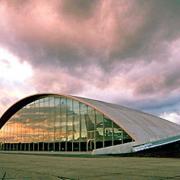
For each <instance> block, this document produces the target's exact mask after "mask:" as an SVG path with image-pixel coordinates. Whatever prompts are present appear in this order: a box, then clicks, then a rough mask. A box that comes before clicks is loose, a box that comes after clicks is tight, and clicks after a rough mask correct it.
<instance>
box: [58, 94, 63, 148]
mask: <svg viewBox="0 0 180 180" xmlns="http://www.w3.org/2000/svg"><path fill="white" fill-rule="evenodd" d="M59 100H60V103H59V127H60V128H59V137H60V140H59V141H60V142H59V151H61V140H62V139H61V134H62V127H61V124H62V123H61V118H62V115H61V114H62V113H61V111H62V109H61V108H62V106H61V97H60V98H59Z"/></svg>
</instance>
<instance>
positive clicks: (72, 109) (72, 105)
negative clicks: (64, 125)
mask: <svg viewBox="0 0 180 180" xmlns="http://www.w3.org/2000/svg"><path fill="white" fill-rule="evenodd" d="M72 112H73V116H72V133H73V134H72V151H73V150H74V100H72Z"/></svg>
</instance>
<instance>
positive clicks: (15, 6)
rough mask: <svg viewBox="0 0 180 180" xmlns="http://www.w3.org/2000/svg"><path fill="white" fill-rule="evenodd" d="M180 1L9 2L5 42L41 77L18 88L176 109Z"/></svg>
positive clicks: (3, 20) (2, 19)
mask: <svg viewBox="0 0 180 180" xmlns="http://www.w3.org/2000/svg"><path fill="white" fill-rule="evenodd" d="M179 5H180V4H179V1H176V0H174V1H169V0H159V1H156V0H149V1H145V0H140V1H137V0H120V1H115V0H114V1H113V0H108V1H96V0H87V1H84V0H77V1H73V0H62V1H58V0H51V1H43V0H38V1H36V0H31V1H19V0H14V1H6V0H2V1H1V2H0V47H2V48H4V49H7V50H9V51H10V52H11V53H12V54H14V55H15V56H17V57H18V58H19V60H20V62H21V63H23V62H24V61H26V62H27V63H28V64H29V65H30V66H31V67H32V71H33V72H32V74H33V75H32V76H31V77H29V78H28V81H27V80H26V82H21V83H20V84H18V85H17V87H19V90H18V91H19V92H21V93H22V94H23V95H26V94H27V93H30V92H42V91H43V92H45V91H51V92H63V93H70V94H75V95H80V96H81V95H83V96H86V97H91V98H97V99H103V100H106V101H111V102H116V103H122V104H125V105H128V106H134V107H137V108H140V109H143V110H145V111H148V112H153V113H156V114H157V115H159V114H162V113H164V111H168V113H170V112H169V111H174V109H172V108H171V106H170V105H169V104H168V103H169V102H171V105H172V104H173V103H174V104H176V99H179V97H180V93H179V92H180V91H179V90H180V85H179V84H180V80H179V77H180V73H179V68H180V61H179V58H180V54H179V52H180V32H179V29H180V21H179V19H180V14H179V12H180V6H179ZM3 86H4V88H5V89H8V88H9V86H8V83H6V84H3ZM28 86H29V87H32V89H31V88H30V90H25V89H26V88H27V87H28ZM27 89H28V88H27ZM4 91H5V90H4ZM4 91H2V90H1V92H3V93H4ZM14 91H15V90H14V89H12V94H13V92H14ZM1 94H2V93H1ZM3 96H7V94H6V93H4V95H3ZM11 97H12V96H11ZM14 97H16V98H17V96H16V95H14ZM2 98H3V97H2ZM3 99H4V98H3ZM3 102H4V100H2V103H1V104H3ZM142 104H143V105H142ZM176 105H177V104H176ZM153 107H157V108H156V110H154V109H155V108H153ZM176 107H179V106H178V105H177V106H176Z"/></svg>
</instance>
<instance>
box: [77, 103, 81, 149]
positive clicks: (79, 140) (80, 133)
mask: <svg viewBox="0 0 180 180" xmlns="http://www.w3.org/2000/svg"><path fill="white" fill-rule="evenodd" d="M78 103H79V151H81V109H80V102H78Z"/></svg>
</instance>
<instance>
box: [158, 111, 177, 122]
mask: <svg viewBox="0 0 180 180" xmlns="http://www.w3.org/2000/svg"><path fill="white" fill-rule="evenodd" d="M161 117H162V118H164V119H167V120H169V121H172V122H174V123H177V124H180V113H163V114H162V115H161Z"/></svg>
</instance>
